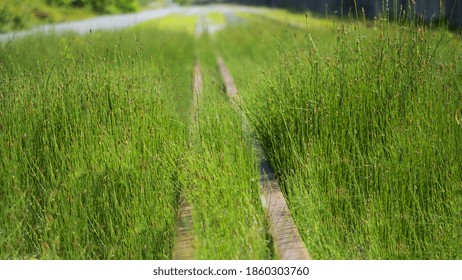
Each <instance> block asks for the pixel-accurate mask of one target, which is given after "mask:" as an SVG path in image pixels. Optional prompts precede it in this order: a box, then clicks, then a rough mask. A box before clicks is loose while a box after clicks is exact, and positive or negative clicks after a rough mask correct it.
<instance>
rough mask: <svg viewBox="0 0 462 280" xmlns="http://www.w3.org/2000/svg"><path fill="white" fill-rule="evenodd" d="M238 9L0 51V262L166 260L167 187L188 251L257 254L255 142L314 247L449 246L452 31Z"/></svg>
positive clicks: (460, 219)
mask: <svg viewBox="0 0 462 280" xmlns="http://www.w3.org/2000/svg"><path fill="white" fill-rule="evenodd" d="M237 15H238V16H239V17H240V18H241V19H242V20H240V21H237V22H233V24H230V26H229V27H228V28H226V29H223V30H221V31H219V32H217V33H214V34H213V35H210V36H207V35H203V36H202V37H200V38H194V30H195V29H194V24H195V23H196V21H197V20H198V16H195V15H190V16H181V15H171V16H168V17H165V18H163V19H159V20H155V21H150V22H146V23H144V24H141V25H139V26H137V27H134V28H130V29H127V30H123V31H117V32H107V33H104V32H101V33H100V32H96V33H95V32H93V33H91V34H89V35H86V36H76V35H73V34H67V35H62V36H57V35H47V36H44V35H40V36H31V37H26V38H24V39H21V40H16V41H13V42H9V43H5V44H0V186H1V188H0V204H1V205H2V207H1V208H0V259H169V258H171V255H172V247H173V242H174V238H175V236H174V235H175V229H176V226H177V219H178V217H177V212H178V199H179V194H180V192H181V193H182V194H183V195H184V196H185V198H186V199H187V200H188V201H189V203H190V204H191V205H192V207H193V212H192V216H193V234H194V244H193V245H194V248H195V249H196V250H195V258H197V259H272V258H274V257H275V256H274V252H273V249H272V244H271V242H272V241H271V238H270V237H269V236H268V225H267V220H266V218H265V211H264V210H263V209H262V207H261V202H260V199H259V185H258V178H259V174H258V165H257V163H256V162H257V161H256V155H255V152H254V149H253V146H252V144H253V137H258V138H259V140H260V142H261V143H262V146H263V148H264V150H265V152H266V154H267V155H268V157H269V159H270V161H271V164H272V165H273V167H274V169H275V171H276V173H277V177H278V180H279V182H280V184H281V185H282V187H283V190H284V194H285V195H286V199H287V201H288V204H289V207H290V209H291V211H292V215H293V217H294V220H295V223H296V224H297V226H298V229H299V231H300V233H301V235H302V238H303V240H304V242H305V244H306V246H307V248H308V250H309V252H310V254H311V255H312V256H313V257H314V258H315V259H461V258H462V251H461V248H462V241H461V240H462V216H461V215H462V214H461V213H462V163H461V159H462V147H461V145H460V144H459V142H460V139H462V95H461V89H462V87H461V86H462V85H461V80H460V77H461V75H462V49H461V40H460V38H459V37H458V36H457V35H455V34H453V33H449V32H447V31H445V28H444V27H428V26H423V25H419V24H417V23H416V22H401V23H399V24H396V23H393V22H390V21H389V20H386V19H380V18H379V19H377V20H376V21H375V22H364V21H363V20H361V19H360V20H358V21H356V20H355V19H353V20H351V19H349V20H345V21H341V20H340V19H338V18H325V19H322V18H315V17H312V16H310V15H307V16H305V15H300V14H292V13H289V12H284V11H278V10H274V11H270V12H268V11H267V12H266V13H265V14H262V15H254V14H252V15H250V14H244V13H239V14H237ZM209 22H210V23H211V24H223V23H225V22H226V17H224V16H222V15H220V14H219V13H212V14H210V15H209ZM216 54H220V55H222V56H223V57H224V59H225V61H226V63H227V65H228V67H229V68H230V71H231V74H232V75H233V77H234V80H235V82H236V85H237V87H238V89H239V93H240V95H241V96H242V98H243V101H244V103H243V104H242V106H243V109H244V110H245V112H246V113H247V118H248V120H249V121H250V123H251V125H252V130H253V131H254V132H255V135H252V134H251V133H250V132H249V130H246V129H243V122H242V116H240V115H239V113H238V112H236V110H235V109H234V108H233V106H231V102H230V101H229V100H228V99H227V97H226V95H225V93H224V90H223V84H222V81H221V79H220V77H219V72H218V69H217V66H216ZM196 61H200V65H201V68H202V73H203V79H204V89H203V91H202V93H201V94H200V97H199V102H198V106H197V107H196V108H194V107H192V106H193V104H192V76H193V67H194V64H195V63H196ZM191 110H195V111H196V114H195V119H194V118H192V116H191Z"/></svg>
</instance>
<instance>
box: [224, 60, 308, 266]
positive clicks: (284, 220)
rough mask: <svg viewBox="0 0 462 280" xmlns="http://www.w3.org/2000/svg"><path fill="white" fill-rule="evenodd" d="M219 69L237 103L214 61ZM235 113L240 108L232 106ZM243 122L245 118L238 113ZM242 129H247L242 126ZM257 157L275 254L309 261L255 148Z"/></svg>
mask: <svg viewBox="0 0 462 280" xmlns="http://www.w3.org/2000/svg"><path fill="white" fill-rule="evenodd" d="M217 64H218V68H219V69H220V74H221V76H222V79H223V82H224V85H225V90H226V94H227V95H228V97H229V98H230V99H231V100H232V101H233V103H236V101H237V99H240V97H239V94H238V91H237V87H236V86H235V84H234V81H233V78H232V77H231V74H230V72H229V70H228V68H227V67H226V65H225V62H224V60H223V58H221V57H217ZM235 108H237V109H238V110H240V109H239V107H237V106H235ZM241 115H242V118H243V121H245V116H244V114H243V113H242V112H241ZM243 127H249V126H248V125H247V124H245V125H244V126H243ZM254 146H255V148H256V149H257V154H259V155H261V156H260V192H261V200H262V204H263V207H264V208H265V209H266V210H267V215H268V219H269V224H270V234H271V236H272V238H273V241H274V244H275V249H276V254H277V256H278V257H279V258H281V259H283V260H309V259H311V257H310V255H309V254H308V250H307V249H306V247H305V244H304V243H303V241H302V238H301V236H300V233H299V232H298V229H297V227H296V225H295V222H294V220H293V218H292V215H291V213H290V210H289V207H288V206H287V203H286V200H285V198H284V195H283V194H282V192H281V189H280V187H279V184H278V182H277V180H276V178H275V176H274V172H273V169H272V168H271V165H270V163H269V162H268V160H267V159H266V157H265V156H264V154H263V151H262V150H261V148H260V145H259V144H258V143H257V144H256V145H254Z"/></svg>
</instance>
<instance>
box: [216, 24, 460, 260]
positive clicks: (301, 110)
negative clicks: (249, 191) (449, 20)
mask: <svg viewBox="0 0 462 280" xmlns="http://www.w3.org/2000/svg"><path fill="white" fill-rule="evenodd" d="M294 18H298V19H299V20H300V16H299V15H295V16H294ZM310 20H311V19H308V21H310ZM360 25H361V23H359V24H358V23H342V22H337V23H332V22H331V23H330V26H331V27H329V25H325V28H324V29H322V28H320V29H310V28H309V25H308V27H307V28H306V29H305V28H300V27H299V26H297V27H294V28H288V27H287V26H286V25H281V24H278V23H275V22H274V21H272V20H267V21H266V22H265V23H263V20H259V19H254V18H248V25H247V26H245V27H235V28H233V29H232V30H229V31H228V32H222V33H220V34H218V37H217V42H219V43H218V45H219V46H220V49H221V51H222V52H223V55H224V56H225V57H226V59H227V61H231V62H232V61H235V62H236V61H239V63H238V62H236V63H229V66H230V68H231V71H232V73H233V75H234V76H235V80H236V82H237V86H238V88H240V92H241V94H242V95H243V96H244V97H245V99H246V103H247V110H248V114H249V118H250V120H251V121H252V123H253V126H254V128H255V129H256V130H257V132H258V134H259V136H260V139H261V142H262V143H263V146H264V148H265V151H266V152H267V154H268V155H269V157H270V159H271V162H272V164H273V166H274V167H275V168H276V171H277V173H278V178H279V180H280V181H281V183H282V185H283V187H284V190H285V193H286V195H287V198H288V201H289V204H290V207H291V209H292V213H293V215H294V218H295V221H296V223H297V225H298V227H299V229H300V231H301V234H302V237H303V239H304V240H305V242H306V244H307V246H308V250H309V251H310V253H312V255H313V256H314V257H315V258H321V259H325V258H334V259H345V258H346V259H351V258H353V259H427V258H430V259H453V258H456V259H458V258H460V257H461V252H460V248H461V245H462V243H461V241H460V240H461V232H462V231H461V229H462V227H461V222H460V221H461V216H460V209H461V199H460V192H461V187H462V185H461V179H462V178H461V172H460V171H461V163H460V160H458V159H459V158H462V150H461V147H460V145H459V144H458V139H459V138H460V137H461V136H462V135H461V134H462V130H461V127H460V125H459V124H458V123H457V122H456V121H455V119H454V114H455V112H459V111H460V98H461V93H460V79H458V78H457V76H459V75H460V73H461V70H462V69H461V66H460V65H461V60H460V59H461V51H460V46H459V44H454V38H453V35H448V34H447V32H445V31H444V30H441V31H439V30H432V29H430V30H428V29H427V28H425V27H423V26H418V25H415V24H414V23H412V22H410V23H404V24H402V25H401V26H397V25H394V24H392V23H388V22H386V21H382V22H380V21H378V22H376V23H375V24H374V26H373V28H371V29H367V30H365V29H362V28H358V26H360ZM332 27H333V28H332ZM268 30H271V32H269V31H268ZM322 32H323V34H321V33H322ZM318 36H319V37H318ZM451 37H452V38H451ZM255 38H258V40H255ZM246 54H248V55H246ZM243 57H245V59H243Z"/></svg>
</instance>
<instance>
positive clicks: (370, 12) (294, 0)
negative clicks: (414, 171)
mask: <svg viewBox="0 0 462 280" xmlns="http://www.w3.org/2000/svg"><path fill="white" fill-rule="evenodd" d="M195 2H196V3H211V2H228V3H238V4H244V5H246V4H247V5H265V6H270V7H283V8H290V9H294V10H300V11H305V10H309V11H311V12H314V13H318V14H325V13H328V14H332V13H333V12H337V13H340V12H341V11H343V14H344V15H347V14H348V13H349V12H354V11H355V1H354V0H343V1H342V0H225V1H223V0H222V1H220V0H218V1H207V0H197V1H195ZM383 2H388V7H386V4H383ZM440 2H441V4H440ZM356 4H357V11H358V12H359V13H360V15H362V14H363V11H364V14H365V15H366V17H367V18H374V17H375V16H377V15H379V14H382V12H383V11H387V13H388V14H389V15H390V16H391V17H396V16H402V15H403V11H404V12H405V13H406V15H409V16H415V15H419V16H421V17H422V18H423V19H424V20H425V21H426V22H429V21H431V20H438V19H440V18H441V16H442V17H443V18H445V19H446V20H448V21H449V23H450V25H452V26H462V0H442V1H440V0H388V1H383V0H356ZM441 5H442V7H441ZM441 11H442V13H441Z"/></svg>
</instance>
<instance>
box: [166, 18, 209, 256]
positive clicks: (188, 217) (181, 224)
mask: <svg viewBox="0 0 462 280" xmlns="http://www.w3.org/2000/svg"><path fill="white" fill-rule="evenodd" d="M203 22H204V21H203V20H202V19H200V20H198V22H197V24H196V37H199V36H200V35H201V34H202V33H203V30H204V29H205V28H206V27H205V26H204V25H203ZM202 90H203V80H202V72H201V67H200V64H199V61H196V64H195V65H194V71H193V100H192V104H191V108H190V115H191V119H192V122H191V127H190V134H191V140H190V145H193V141H192V138H193V134H194V133H195V131H196V129H197V123H198V115H197V110H198V107H199V98H200V94H201V92H202ZM178 216H179V217H178V228H177V231H176V235H175V243H174V244H175V245H174V247H173V254H172V259H174V260H192V259H194V234H193V221H192V206H191V204H190V203H189V201H188V200H187V199H186V197H185V194H184V193H183V192H181V193H180V207H179V214H178Z"/></svg>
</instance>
